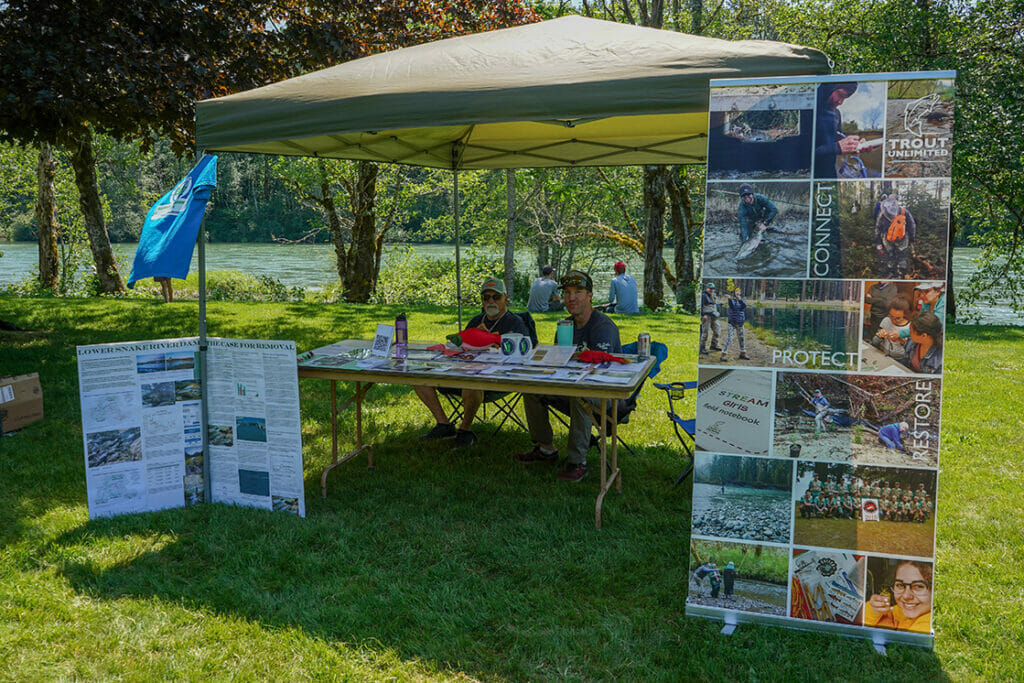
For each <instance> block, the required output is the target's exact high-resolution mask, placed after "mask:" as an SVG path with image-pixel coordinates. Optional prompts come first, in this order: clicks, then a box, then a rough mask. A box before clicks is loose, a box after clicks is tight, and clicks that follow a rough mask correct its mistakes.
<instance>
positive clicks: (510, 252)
mask: <svg viewBox="0 0 1024 683" xmlns="http://www.w3.org/2000/svg"><path fill="white" fill-rule="evenodd" d="M505 202H506V209H507V218H506V220H507V222H506V224H505V290H506V291H507V292H508V298H509V300H510V301H511V300H512V298H513V294H514V292H513V291H512V280H513V276H514V275H515V272H516V261H515V248H516V170H515V169H514V168H507V169H505Z"/></svg>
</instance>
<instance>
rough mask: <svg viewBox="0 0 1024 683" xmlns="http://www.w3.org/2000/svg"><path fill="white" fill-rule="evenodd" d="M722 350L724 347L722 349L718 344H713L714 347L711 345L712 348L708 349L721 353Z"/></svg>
mask: <svg viewBox="0 0 1024 683" xmlns="http://www.w3.org/2000/svg"><path fill="white" fill-rule="evenodd" d="M721 350H722V347H721V346H719V345H718V344H712V345H711V346H710V347H709V348H708V351H721Z"/></svg>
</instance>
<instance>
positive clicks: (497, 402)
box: [438, 311, 537, 436]
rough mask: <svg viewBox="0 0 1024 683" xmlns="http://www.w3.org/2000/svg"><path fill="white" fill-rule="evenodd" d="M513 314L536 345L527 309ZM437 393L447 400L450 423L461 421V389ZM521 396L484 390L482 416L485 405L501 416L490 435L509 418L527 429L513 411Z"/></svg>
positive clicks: (535, 327)
mask: <svg viewBox="0 0 1024 683" xmlns="http://www.w3.org/2000/svg"><path fill="white" fill-rule="evenodd" d="M513 314H514V315H518V316H519V318H520V319H521V320H522V321H523V324H524V325H525V326H526V331H527V332H529V334H530V340H531V341H532V342H533V345H534V346H537V323H536V322H535V321H534V319H533V316H532V315H530V313H529V311H523V312H521V313H516V312H514V311H513ZM438 393H439V394H440V395H441V396H443V397H444V398H445V399H446V400H447V401H448V407H449V410H450V411H451V412H450V413H449V415H448V421H449V422H451V423H452V424H458V423H459V422H461V421H462V413H463V407H462V392H461V390H448V391H446V390H444V389H439V390H438ZM522 398H523V397H522V394H520V393H518V392H514V393H508V392H505V391H485V392H484V402H483V405H481V406H480V407H481V408H482V409H483V410H484V411H485V412H484V417H485V418H486V417H487V413H486V410H487V406H491V407H493V408H494V409H495V410H496V411H497V413H498V415H499V416H500V417H501V419H500V421H499V422H498V426H497V427H495V428H494V431H493V432H491V436H494V435H495V434H497V433H498V432H499V431H501V428H502V427H504V426H505V423H506V422H508V421H509V420H511V421H512V422H514V423H516V424H517V425H519V427H520V429H522V430H523V431H527V428H526V424H525V423H524V422H523V421H522V419H520V417H519V416H518V415H516V412H515V411H516V407H517V406H518V405H519V402H520V401H521V400H522Z"/></svg>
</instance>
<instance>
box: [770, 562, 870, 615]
mask: <svg viewBox="0 0 1024 683" xmlns="http://www.w3.org/2000/svg"><path fill="white" fill-rule="evenodd" d="M866 559H867V558H865V557H864V556H863V555H854V554H852V553H842V552H836V551H833V550H800V549H796V550H794V551H793V580H792V586H791V588H792V590H791V591H790V592H791V595H792V598H791V600H790V607H789V615H790V616H791V617H793V618H795V619H810V620H812V621H829V622H832V623H836V624H853V625H857V626H859V625H861V624H862V622H863V616H862V615H863V605H864V573H865V563H866Z"/></svg>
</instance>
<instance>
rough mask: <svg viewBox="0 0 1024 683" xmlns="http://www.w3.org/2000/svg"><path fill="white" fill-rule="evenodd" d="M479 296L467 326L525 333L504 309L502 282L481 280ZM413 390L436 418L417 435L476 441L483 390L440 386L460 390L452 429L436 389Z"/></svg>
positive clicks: (468, 443) (466, 442) (519, 321)
mask: <svg viewBox="0 0 1024 683" xmlns="http://www.w3.org/2000/svg"><path fill="white" fill-rule="evenodd" d="M480 299H481V301H482V302H483V307H484V310H483V312H481V313H480V314H478V315H477V316H476V317H474V318H473V319H472V320H470V321H469V325H467V329H470V328H474V327H476V328H479V329H481V330H485V331H487V332H492V333H494V334H511V333H518V334H523V335H528V334H529V331H528V330H527V329H526V323H524V322H523V319H522V318H520V317H519V316H518V315H516V314H515V313H512V312H511V311H509V310H508V296H506V294H505V283H504V282H502V281H501V280H499V279H498V278H494V277H492V278H488V279H487V280H484V283H483V285H481V287H480ZM413 390H414V391H415V392H416V396H418V397H419V399H420V401H422V402H423V405H425V406H427V409H428V410H430V414H431V415H433V416H434V419H435V420H436V421H437V424H436V425H434V428H433V429H431V430H430V431H429V432H427V433H426V434H422V435H421V436H420V439H422V440H425V441H432V440H437V439H450V438H454V439H455V447H456V448H462V447H465V446H472V445H473V444H474V443H476V434H474V433H473V430H472V427H473V418H474V417H476V413H477V411H478V410H479V409H480V404H482V403H483V402H484V392H482V391H480V390H478V389H461V390H459V389H441V390H440V391H442V392H445V393H461V394H462V422H461V424H460V425H459V428H458V429H456V428H455V426H454V425H453V424H452V423H451V422H450V421H449V419H448V415H447V414H446V413H445V411H444V408H443V407H441V401H440V399H438V396H437V390H436V389H434V387H425V386H414V387H413Z"/></svg>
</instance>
